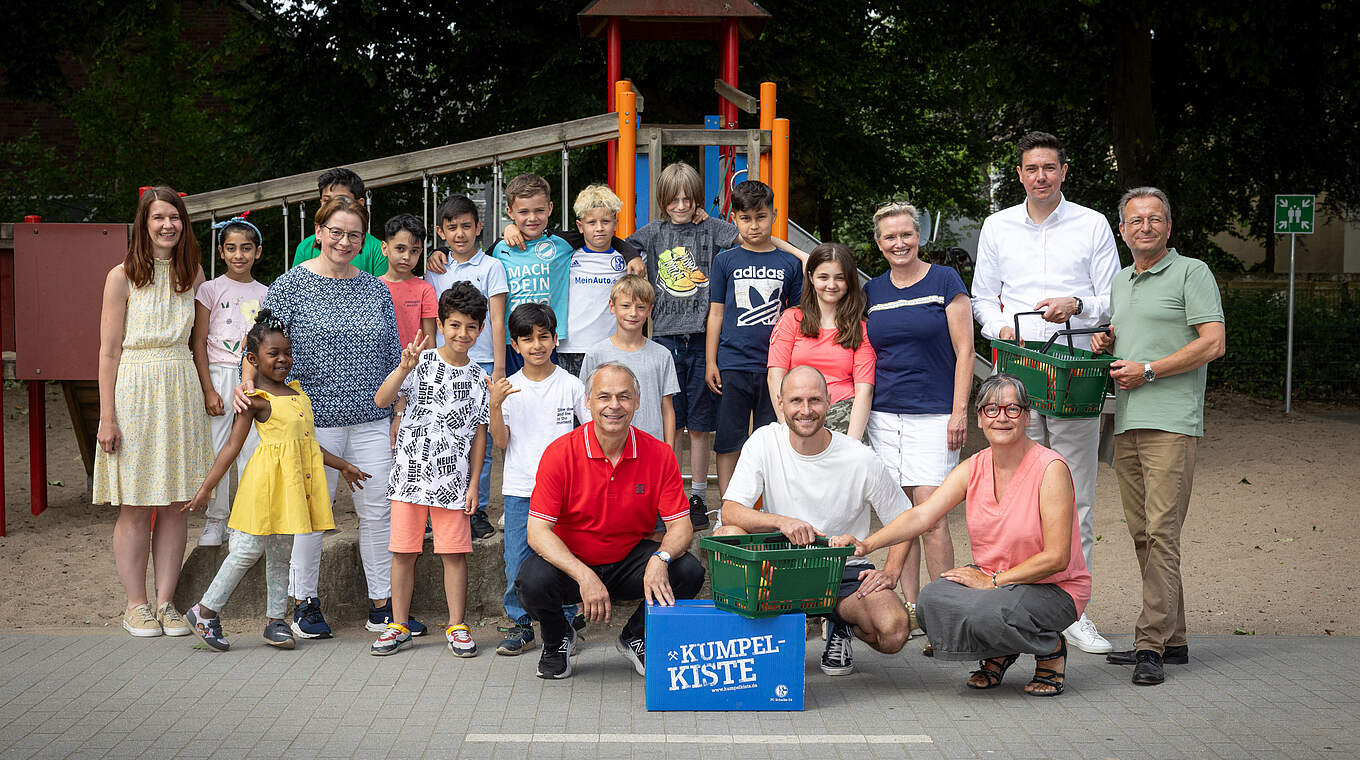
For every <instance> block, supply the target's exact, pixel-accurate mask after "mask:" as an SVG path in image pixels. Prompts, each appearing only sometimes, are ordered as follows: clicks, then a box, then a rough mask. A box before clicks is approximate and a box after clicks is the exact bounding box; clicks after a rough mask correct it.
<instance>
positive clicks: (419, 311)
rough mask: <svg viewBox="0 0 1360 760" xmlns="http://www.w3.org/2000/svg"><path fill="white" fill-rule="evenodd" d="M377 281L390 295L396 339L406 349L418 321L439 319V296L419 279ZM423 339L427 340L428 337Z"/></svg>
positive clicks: (430, 286)
mask: <svg viewBox="0 0 1360 760" xmlns="http://www.w3.org/2000/svg"><path fill="white" fill-rule="evenodd" d="M378 279H379V280H382V284H384V285H386V286H387V290H388V291H389V292H391V293H392V305H393V306H395V307H396V309H397V337H398V338H399V339H400V340H401V347H402V348H406V347H407V346H409V345H411V341H413V340H415V339H416V330H419V329H420V320H422V319H434V320H438V319H439V296H438V295H436V294H435V292H434V286H433V285H431V284H430V283H428V282H425V281H424V280H422V279H420V278H419V277H412V278H411V279H409V280H402V281H401V282H388V281H387V280H385V279H383V278H381V277H379V278H378ZM425 337H426V338H427V339H428V338H429V337H430V336H428V335H426V336H425Z"/></svg>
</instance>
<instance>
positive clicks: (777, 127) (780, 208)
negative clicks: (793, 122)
mask: <svg viewBox="0 0 1360 760" xmlns="http://www.w3.org/2000/svg"><path fill="white" fill-rule="evenodd" d="M771 133H772V138H771V142H770V164H771V166H770V187H771V189H773V190H774V212H775V217H774V234H775V236H777V237H780V238H783V239H784V240H788V239H789V120H788V119H775V120H774V128H773V129H772V130H771Z"/></svg>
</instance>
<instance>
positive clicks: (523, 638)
mask: <svg viewBox="0 0 1360 760" xmlns="http://www.w3.org/2000/svg"><path fill="white" fill-rule="evenodd" d="M497 630H499V631H500V632H501V633H504V634H505V638H504V639H502V640H501V643H500V646H498V647H496V654H501V655H507V656H512V657H513V656H514V655H520V654H524V653H525V652H526V651H528V650H530V649H533V647H534V629H533V626H531V625H529V623H528V621H525V622H523V623H515V624H514V625H512V626H510V627H509V628H505V627H502V626H497Z"/></svg>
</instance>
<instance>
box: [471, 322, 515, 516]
mask: <svg viewBox="0 0 1360 760" xmlns="http://www.w3.org/2000/svg"><path fill="white" fill-rule="evenodd" d="M505 350H507V351H510V350H512V349H510V348H508V347H507V348H506V349H505ZM477 364H478V365H480V366H481V368H482V369H483V370H485V371H486V374H487V375H488V376H489V375H490V374H491V370H493V369H494V368H495V366H496V365H495V364H494V363H492V362H477ZM495 448H496V445H495V444H494V443H492V442H491V426H490V425H487V426H486V456H485V457H483V458H482V476H481V478H479V479H478V480H477V513H478V514H480V515H481V516H482V517H486V505H487V504H490V503H491V452H492V450H493V449H495Z"/></svg>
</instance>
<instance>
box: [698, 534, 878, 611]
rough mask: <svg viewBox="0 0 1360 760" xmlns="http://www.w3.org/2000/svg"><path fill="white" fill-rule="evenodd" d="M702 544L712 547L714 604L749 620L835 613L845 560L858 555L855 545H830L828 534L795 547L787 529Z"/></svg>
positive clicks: (706, 539)
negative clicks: (827, 543) (808, 543)
mask: <svg viewBox="0 0 1360 760" xmlns="http://www.w3.org/2000/svg"><path fill="white" fill-rule="evenodd" d="M699 546H700V547H702V548H704V549H706V550H707V551H708V576H709V580H710V582H711V583H712V586H713V605H714V606H715V607H717V608H718V609H722V610H727V611H728V612H735V613H736V614H738V615H741V616H742V617H748V618H763V617H774V616H776V615H783V614H785V613H789V612H803V613H806V614H808V615H820V614H826V613H828V612H830V611H831V610H832V609H834V608H835V606H836V594H837V592H838V591H839V590H840V585H841V573H842V571H843V570H844V569H845V559H846V557H849V556H850V555H851V554H854V553H855V547H853V546H841V547H836V548H832V547H829V546H827V545H826V538H824V537H822V536H818V537H817V540H816V542H815V543H813V544H812V545H810V546H794V545H793V544H792V543H791V542H790V541H789V539H788V537H787V536H785V535H784V534H783V533H753V534H750V535H745V536H713V537H704V538H702V539H700V540H699Z"/></svg>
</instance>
